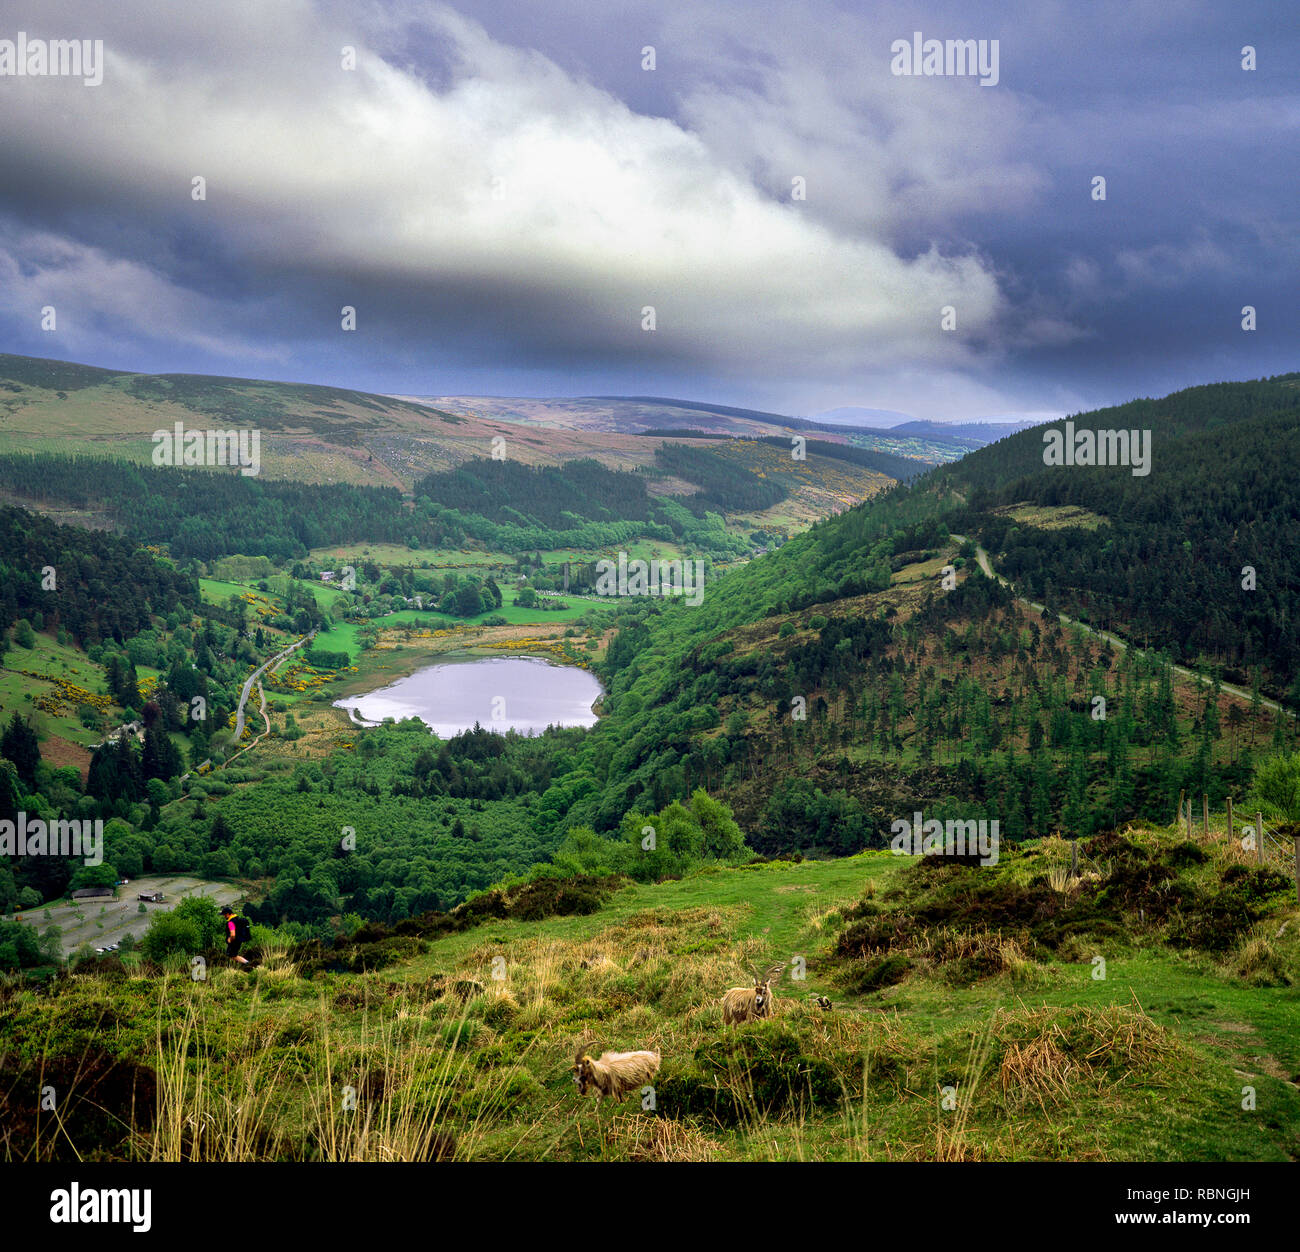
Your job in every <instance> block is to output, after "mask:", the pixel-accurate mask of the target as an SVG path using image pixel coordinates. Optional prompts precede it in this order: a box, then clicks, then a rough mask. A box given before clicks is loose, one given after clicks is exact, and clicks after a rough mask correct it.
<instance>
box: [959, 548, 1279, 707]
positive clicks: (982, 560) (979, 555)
mask: <svg viewBox="0 0 1300 1252" xmlns="http://www.w3.org/2000/svg"><path fill="white" fill-rule="evenodd" d="M951 538H952V539H953V540H954V542H956V543H958V544H963V543H965V542H966V541H967V540H966V536H965V535H953V536H951ZM975 559H976V560H977V561H978V562H979V567H980V569H981V570H983V571H984V573H985V574H986V575H987V576H988V577H989V578H996V579H997V580H998V582H1000V583H1001V584H1002V585H1003V586H1004V587H1007V588H1009V589H1010V590H1011V592H1012V593H1013V594H1014V593H1015V590H1016V589H1015V586H1014V585H1013V584H1012V582H1011V580H1010V579H1009V578H1004V577H1003V576H1002V575H1001V574H999V573H997V572H995V571H994V569H993V565H992V562H990V560H989V554H988V553H987V552H986V551H985V550H984V549H983V548H981V547H980V546H979V545H978V544H976V545H975ZM1016 599H1017V600H1019V601H1020V603H1021V604H1025V605H1028V606H1029V607H1030V608H1031V609H1034V610H1036V611H1037V612H1039V613H1042V612H1045V611H1046V608H1045V606H1044V605H1041V604H1038V603H1036V602H1035V601H1033V600H1026V599H1025V597H1024V596H1022V595H1016ZM1056 616H1057V618H1058V619H1059V620H1060V621H1061V622H1063V623H1065V624H1067V625H1070V626H1077V627H1078V628H1079V629H1080V630H1082V631H1084V632H1085V633H1087V634H1089V635H1096V636H1097V638H1098V639H1104V640H1106V642H1107V643H1110V644H1113V645H1114V646H1115V647H1117V648H1123V649H1125V650H1126V651H1127V649H1128V648H1129V646H1130V645H1129V644H1127V643H1125V642H1124V640H1123V639H1121V638H1120V637H1119V636H1118V635H1112V634H1111V633H1110V631H1108V630H1097V629H1095V628H1094V627H1092V626H1089V625H1087V624H1085V623H1084V622H1080V621H1077V620H1075V619H1074V618H1073V617H1066V615H1065V614H1064V613H1058V614H1057V615H1056ZM1137 651H1139V652H1141V651H1142V649H1141V648H1139V649H1137ZM1173 671H1174V673H1175V674H1181V675H1182V676H1183V677H1184V678H1190V679H1192V681H1193V682H1198V683H1200V684H1201V685H1202V686H1205V687H1212V686H1213V685H1214V683H1213V680H1212V679H1209V678H1206V676H1205V675H1204V674H1198V673H1197V672H1196V671H1195V670H1192V669H1188V668H1187V667H1186V666H1185V665H1175V666H1173ZM1219 690H1220V691H1224V692H1227V694H1228V695H1230V696H1236V697H1237V698H1238V699H1240V700H1244V701H1245V702H1246V703H1247V704H1249V703H1250V702H1251V699H1252V698H1253V697H1252V696H1251V693H1250V692H1249V691H1244V690H1242V688H1240V687H1233V686H1230V685H1229V684H1228V683H1220V684H1219ZM1260 703H1261V704H1262V705H1263V706H1264V707H1265V708H1266V709H1276V710H1277V711H1278V712H1279V713H1285V714H1286V715H1287V716H1288V717H1291V718H1294V717H1295V714H1294V713H1292V712H1291V711H1290V710H1289V709H1284V708H1283V707H1282V706H1281V705H1280V704H1278V703H1277V701H1276V700H1265V699H1264V698H1263V696H1261V697H1260Z"/></svg>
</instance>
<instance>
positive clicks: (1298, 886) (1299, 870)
mask: <svg viewBox="0 0 1300 1252" xmlns="http://www.w3.org/2000/svg"><path fill="white" fill-rule="evenodd" d="M1294 838H1295V902H1296V903H1297V904H1300V834H1298V835H1295V836H1294Z"/></svg>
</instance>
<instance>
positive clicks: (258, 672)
mask: <svg viewBox="0 0 1300 1252" xmlns="http://www.w3.org/2000/svg"><path fill="white" fill-rule="evenodd" d="M315 635H316V632H315V631H314V630H313V631H312V632H311V633H310V634H306V635H304V636H303V637H302V638H301V639H299V640H298V642H297V643H291V644H290V645H289V646H288V647H287V648H285V649H284V651H283V652H277V653H276V654H275V655H274V656H273V657H271V658H270V659H269V660H266V661H263V662H262V664H261V665H259V666H258V667H257V668H256V669H255V670H254V671H253V672H252V674H250V675H249V677H248V681H247V682H245V683H244V689H243V690H242V691H241V692H240V693H239V708H238V709H236V710H235V742H236V743H238V742H239V740H240V738H241V737H242V735H243V733H244V705H245V704H247V703H248V697H249V694H250V693H251V692H252V690H253V684H254V683H255V682H257V680H258V679H259V678H261V677H262V675H263V673H265V672H266V670H267V669H268V668H271V669H274V668H275V667H276V666H277V665H279V664H280V662H281V661H283V660H284V658H285V657H287V656H288V655H289V653H290V652H292V651H293V650H294V649H295V648H301V647H302V645H303V644H305V643H308V642H310V641H311V640H312V639H313V638H315ZM258 690H259V691H260V690H261V687H260V685H259V687H258ZM262 719H263V721H265V720H266V692H264V691H263V692H262ZM267 729H268V730H269V729H270V723H269V722H267Z"/></svg>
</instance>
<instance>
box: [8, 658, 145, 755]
mask: <svg viewBox="0 0 1300 1252" xmlns="http://www.w3.org/2000/svg"><path fill="white" fill-rule="evenodd" d="M24 669H25V670H30V671H31V672H32V673H36V674H49V675H52V676H53V677H55V678H66V679H67V680H68V681H69V682H71V683H74V684H75V685H76V686H78V687H82V688H85V689H86V690H87V691H91V692H93V693H95V694H97V695H99V694H103V693H104V691H105V690H106V687H105V682H104V671H103V669H102V668H101V667H100V666H98V665H96V664H95V663H94V662H93V661H91V660H90V658H89V657H88V656H86V654H85V653H84V652H82V651H80V650H79V649H78V648H75V647H72V646H71V645H64V644H60V643H58V642H57V641H56V640H55V639H53V638H51V637H50V636H49V635H47V634H43V633H38V634H37V635H36V644H35V646H34V647H32V648H21V647H19V646H18V645H17V644H13V645H11V647H10V648H9V651H8V652H6V653H5V656H4V667H3V669H0V717H2V718H3V719H4V720H5V721H7V720H8V719H9V716H10V715H11V714H12V713H14V712H15V711H16V712H19V713H21V714H22V715H23V716H24V717H27V716H30V717H31V718H32V721H33V724H34V725H35V727H36V730H37V733H38V734H40V735H42V736H45V735H58V736H59V737H60V738H63V739H68V740H71V741H72V742H73V743H80V744H82V745H89V744H92V743H97V742H98V741H99V740H100V739H101V738H102V735H100V734H99V733H97V732H95V731H92V730H87V729H86V727H84V726H83V725H82V724H81V721H80V720H79V719H78V717H77V711H76V708H75V707H72V706H69V709H68V711H67V712H66V713H65V714H62V715H59V716H55V715H54V714H51V713H47V712H44V711H42V710H40V709H37V708H36V707H35V706H34V705H33V703H32V700H33V698H34V697H36V696H40V695H42V694H45V693H52V692H54V690H55V687H54V684H53V683H47V682H41V681H40V680H39V679H35V678H29V677H27V676H26V675H25V674H21V673H19V672H18V671H19V670H24ZM136 672H137V673H138V674H139V676H140V677H141V678H144V677H146V676H147V675H151V674H156V673H157V671H156V670H151V669H149V668H148V667H146V666H137V668H136Z"/></svg>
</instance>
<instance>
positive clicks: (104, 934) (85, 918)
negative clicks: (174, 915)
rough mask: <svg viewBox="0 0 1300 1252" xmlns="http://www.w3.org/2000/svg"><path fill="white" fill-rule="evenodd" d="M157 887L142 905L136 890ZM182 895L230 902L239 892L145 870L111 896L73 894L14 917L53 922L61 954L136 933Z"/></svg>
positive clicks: (223, 885) (42, 924) (39, 925)
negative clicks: (158, 897)
mask: <svg viewBox="0 0 1300 1252" xmlns="http://www.w3.org/2000/svg"><path fill="white" fill-rule="evenodd" d="M155 891H161V892H162V893H163V897H164V899H163V902H162V903H161V904H148V903H146V904H145V905H144V909H145V911H144V912H143V913H142V912H140V904H141V903H142V902H141V901H140V900H139V899H138V896H139V895H140V894H141V893H142V892H143V893H146V894H147V893H150V892H155ZM187 896H207V897H209V898H210V899H212V900H214V901H215V902H216V903H217V904H218V905H221V904H233V903H234V902H235V901H236V900H238V899H239V898H240V892H239V888H238V887H232V886H231V885H230V884H229V883H221V882H209V881H206V880H204V879H202V878H190V877H187V876H185V875H157V874H155V875H151V876H149V877H147V878H133V879H132V880H131V881H130V882H129V883H128V884H127V885H126V886H124V887H118V888H117V896H116V899H109V898H107V897H104V898H102V899H98V900H78V901H77V902H76V903H75V904H54V905H48V906H44V905H43V906H42V907H40V908H36V909H28V910H26V911H25V912H22V913H19V914H17V920H19V921H23V922H28V923H30V924H31V925H33V926H35V927H36V928H37V929H38V930H42V931H43V930H44V929H45V928H46V927H47V926H49V925H50V924H51V922H52V923H53V924H54V925H55V926H57V927H58V928H59V936H60V940H61V942H62V944H63V954H64V955H65V956H67V955H68V954H69V953H71V952H75V951H76V950H77V949H78V948H79V947H81V945H82V944H83V943H88V944H90V946H91V947H92V948H107V947H108V946H109V945H111V944H114V943H121V941H122V940H123V939H124V938H125V937H126V936H127V935H134V936H135V937H136V938H137V939H138V938H139V937H140V936H141V935H143V934H144V932H145V931H146V930H147V929H148V927H149V918H150V916H151V915H152V914H154V913H157V912H163V913H166V912H169V911H170V910H171V909H174V908H175V907H176V905H177V904H179V903H180V902H181V901H182V900H183V899H185V898H186V897H187Z"/></svg>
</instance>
